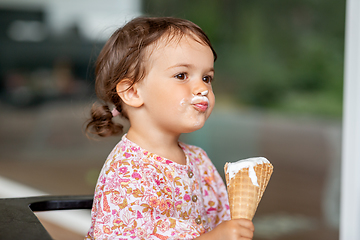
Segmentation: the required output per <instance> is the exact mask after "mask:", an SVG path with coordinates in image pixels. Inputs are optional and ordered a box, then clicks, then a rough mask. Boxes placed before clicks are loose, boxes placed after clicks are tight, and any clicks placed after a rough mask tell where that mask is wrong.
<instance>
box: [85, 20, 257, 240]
mask: <svg viewBox="0 0 360 240" xmlns="http://www.w3.org/2000/svg"><path fill="white" fill-rule="evenodd" d="M215 59H216V53H215V51H214V49H213V48H212V46H211V44H210V41H209V39H208V37H207V36H206V35H205V33H204V32H203V31H202V30H201V29H200V28H199V27H198V26H197V25H195V24H194V23H192V22H190V21H187V20H182V19H177V18H169V17H167V18H145V17H140V18H136V19H134V20H132V21H130V22H129V23H127V24H126V25H125V26H124V27H122V28H120V29H118V30H117V31H116V32H115V33H114V34H113V35H112V36H111V37H110V39H109V40H108V42H107V43H106V44H105V46H104V48H103V49H102V51H101V53H100V55H99V57H98V60H97V63H96V91H97V95H98V97H99V98H100V99H101V100H103V101H104V105H103V106H96V105H94V107H93V108H92V111H91V115H92V119H91V120H90V121H89V122H88V125H87V130H88V131H90V132H91V133H95V134H98V135H99V136H110V135H114V134H118V133H121V131H122V126H120V125H119V124H115V123H114V122H112V118H113V117H115V116H117V115H121V116H122V117H125V118H127V119H128V120H129V121H130V128H129V130H128V132H127V134H125V135H124V136H123V137H122V139H121V141H120V142H119V143H118V144H117V145H116V146H115V148H114V149H113V150H112V152H111V153H110V155H109V156H108V158H107V160H106V162H105V164H104V166H103V169H102V171H101V173H100V176H99V179H98V182H97V185H96V189H95V195H94V204H93V208H92V214H91V219H92V225H91V228H90V230H89V232H88V235H87V236H86V239H194V238H198V239H226V240H230V239H252V236H253V231H254V226H253V224H252V222H251V221H249V220H246V219H237V220H230V212H229V206H228V197H227V192H226V188H225V185H224V183H223V181H222V179H221V177H220V175H219V173H218V172H217V170H216V169H215V167H214V165H213V164H212V163H211V161H210V159H209V158H208V156H207V155H206V153H205V152H204V151H203V150H202V149H200V148H198V147H195V146H190V145H186V144H184V143H181V142H179V141H178V139H179V136H180V134H181V133H187V132H193V131H196V130H198V129H200V128H201V127H202V126H203V125H204V123H205V121H206V120H207V118H208V117H209V115H210V113H211V111H212V109H213V107H214V103H215V97H214V93H213V91H212V87H211V81H212V79H213V78H214V61H215ZM107 104H110V105H111V106H114V108H113V110H112V111H110V109H109V107H108V106H107Z"/></svg>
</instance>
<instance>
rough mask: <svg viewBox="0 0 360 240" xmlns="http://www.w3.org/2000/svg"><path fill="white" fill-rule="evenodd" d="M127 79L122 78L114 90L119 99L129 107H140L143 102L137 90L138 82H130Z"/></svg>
mask: <svg viewBox="0 0 360 240" xmlns="http://www.w3.org/2000/svg"><path fill="white" fill-rule="evenodd" d="M131 84H132V81H131V80H129V79H123V80H121V81H120V82H119V83H118V84H117V85H116V91H117V94H118V95H119V97H120V98H121V100H122V101H123V102H124V103H125V104H126V105H129V106H131V107H141V106H142V105H143V104H144V102H143V100H142V98H141V96H140V94H139V91H138V83H135V84H132V85H131Z"/></svg>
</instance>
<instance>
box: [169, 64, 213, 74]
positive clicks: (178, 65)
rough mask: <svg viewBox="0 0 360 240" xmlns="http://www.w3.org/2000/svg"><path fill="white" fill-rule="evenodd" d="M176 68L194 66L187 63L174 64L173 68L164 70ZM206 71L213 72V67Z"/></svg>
mask: <svg viewBox="0 0 360 240" xmlns="http://www.w3.org/2000/svg"><path fill="white" fill-rule="evenodd" d="M177 67H186V68H193V67H194V65H193V64H187V63H179V64H176V65H174V66H171V67H168V68H167V69H166V70H169V69H172V68H177ZM208 71H209V72H215V69H214V68H213V67H211V68H210V69H209V70H208Z"/></svg>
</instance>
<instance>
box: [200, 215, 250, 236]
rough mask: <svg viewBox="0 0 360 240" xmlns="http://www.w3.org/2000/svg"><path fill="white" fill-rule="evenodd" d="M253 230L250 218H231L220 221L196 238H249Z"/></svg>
mask: <svg viewBox="0 0 360 240" xmlns="http://www.w3.org/2000/svg"><path fill="white" fill-rule="evenodd" d="M254 230H255V228H254V224H253V223H252V222H251V221H250V220H248V219H232V220H229V221H224V222H222V223H220V224H219V225H218V226H217V227H216V228H214V229H213V230H212V231H210V232H208V233H205V234H203V235H201V236H200V237H199V238H197V239H199V240H202V239H219V240H220V239H224V240H251V239H252V238H253V235H254Z"/></svg>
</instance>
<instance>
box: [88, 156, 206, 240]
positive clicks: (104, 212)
mask: <svg viewBox="0 0 360 240" xmlns="http://www.w3.org/2000/svg"><path fill="white" fill-rule="evenodd" d="M165 181H166V176H165V175H164V174H163V173H162V171H161V169H158V168H157V167H156V166H153V165H150V164H142V163H140V164H138V163H135V162H134V161H121V162H118V163H116V164H113V166H111V167H110V168H109V169H108V170H107V171H103V172H102V174H101V176H100V178H99V180H98V185H97V187H96V191H95V196H94V204H93V209H92V227H91V229H90V231H89V233H88V236H87V239H99V240H100V239H168V238H170V239H177V238H180V239H193V238H195V237H197V236H199V235H200V233H201V229H199V227H197V226H196V225H197V224H192V223H191V221H189V220H188V221H184V220H182V219H179V218H174V217H172V216H174V215H173V212H174V208H175V205H176V203H174V202H173V200H172V199H173V198H172V195H171V194H172V193H171V192H170V191H171V189H170V190H169V189H167V188H166V187H164V186H166V185H164V182H165Z"/></svg>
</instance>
